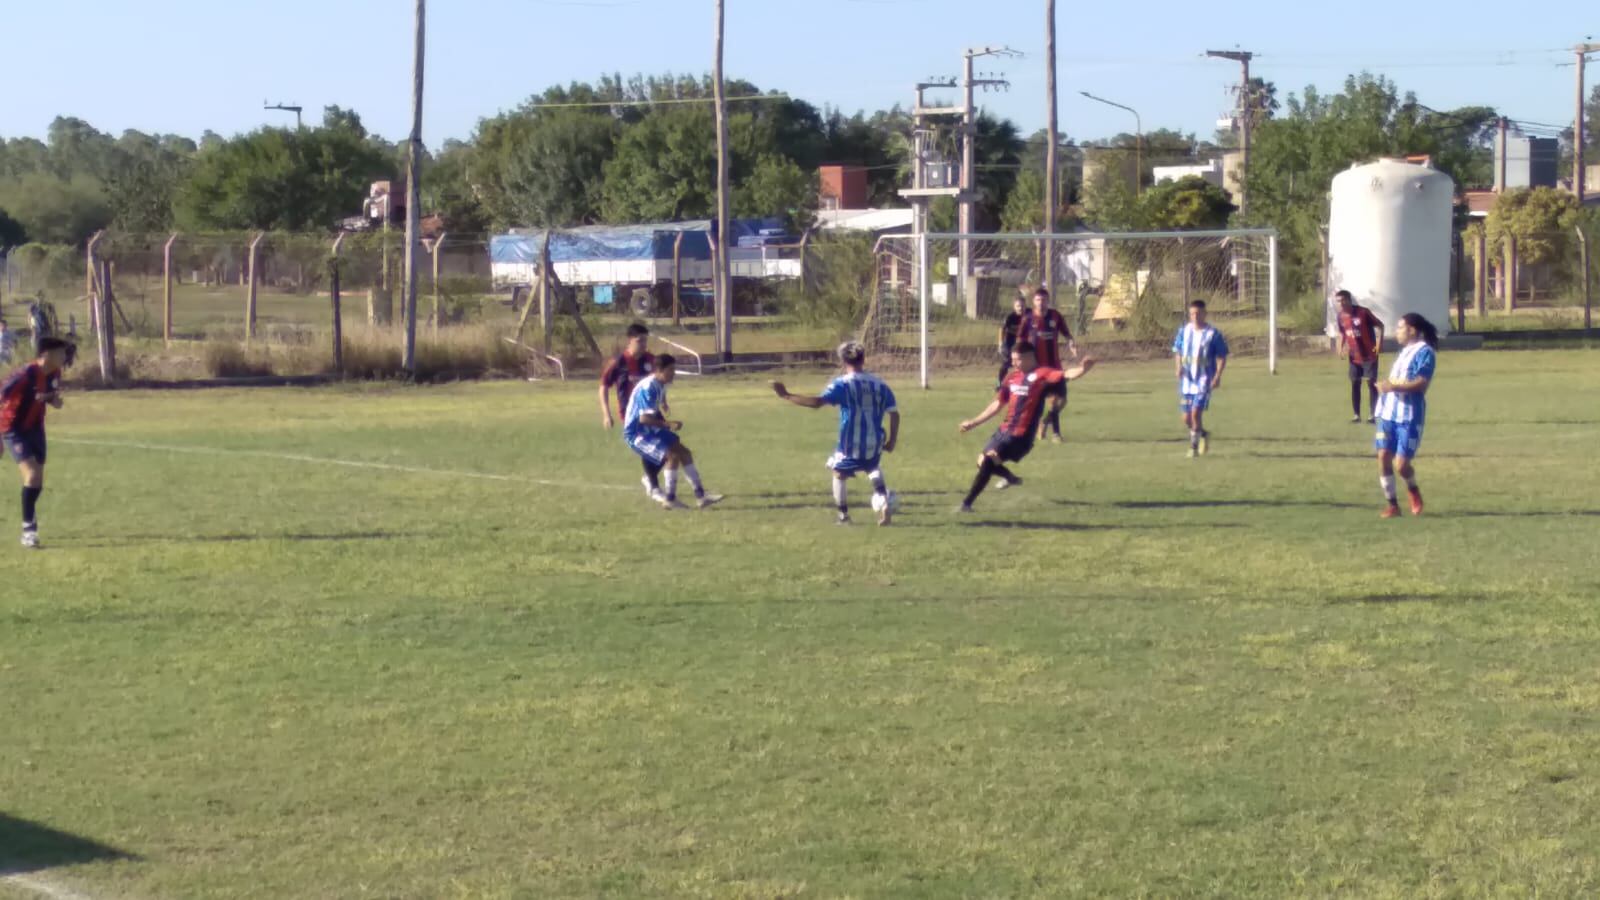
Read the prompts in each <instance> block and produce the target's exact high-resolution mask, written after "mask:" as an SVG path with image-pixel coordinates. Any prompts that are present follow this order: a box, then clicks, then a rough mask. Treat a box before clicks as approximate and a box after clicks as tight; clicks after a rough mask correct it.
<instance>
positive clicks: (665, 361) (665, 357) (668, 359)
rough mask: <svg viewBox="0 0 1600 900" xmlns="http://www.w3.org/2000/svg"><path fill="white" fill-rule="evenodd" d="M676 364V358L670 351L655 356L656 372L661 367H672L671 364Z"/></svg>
mask: <svg viewBox="0 0 1600 900" xmlns="http://www.w3.org/2000/svg"><path fill="white" fill-rule="evenodd" d="M677 364H678V360H677V358H676V357H674V356H673V355H672V354H671V353H663V354H661V355H660V356H658V357H656V371H657V372H659V371H661V370H662V369H670V368H672V367H673V366H675V365H677Z"/></svg>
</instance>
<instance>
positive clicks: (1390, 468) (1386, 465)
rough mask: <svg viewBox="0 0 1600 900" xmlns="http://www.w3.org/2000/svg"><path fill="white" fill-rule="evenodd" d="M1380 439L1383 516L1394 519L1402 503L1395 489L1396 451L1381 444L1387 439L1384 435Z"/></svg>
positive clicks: (1379, 456)
mask: <svg viewBox="0 0 1600 900" xmlns="http://www.w3.org/2000/svg"><path fill="white" fill-rule="evenodd" d="M1386 424H1387V423H1386ZM1378 440H1379V442H1380V446H1379V448H1378V487H1380V488H1382V489H1383V500H1384V506H1383V513H1382V514H1381V515H1382V518H1385V519H1392V518H1394V517H1395V516H1398V515H1400V504H1399V502H1398V500H1397V499H1396V495H1395V489H1394V451H1392V450H1390V449H1389V448H1387V447H1385V446H1381V444H1382V442H1383V441H1384V440H1385V438H1384V436H1383V435H1380V436H1379V438H1378Z"/></svg>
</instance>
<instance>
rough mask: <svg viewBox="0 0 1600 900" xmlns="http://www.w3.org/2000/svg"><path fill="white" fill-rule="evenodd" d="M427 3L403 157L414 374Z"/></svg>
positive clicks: (421, 11)
mask: <svg viewBox="0 0 1600 900" xmlns="http://www.w3.org/2000/svg"><path fill="white" fill-rule="evenodd" d="M427 5H428V0H417V13H416V49H415V51H414V56H413V58H412V63H411V141H410V152H408V153H407V154H406V299H405V316H406V346H405V353H404V359H403V360H402V363H403V365H404V366H405V370H406V371H407V372H409V373H411V376H412V377H413V378H414V377H416V374H417V249H418V247H417V244H418V238H420V237H421V235H420V234H419V233H418V232H419V231H420V230H421V229H420V227H419V226H420V225H421V218H422V211H421V210H420V209H418V207H419V206H421V205H422V200H421V196H422V191H421V190H420V185H419V184H418V179H417V170H418V168H420V164H421V161H422V63H423V59H424V57H425V55H426V54H425V52H424V50H425V39H424V38H425V33H426V30H427Z"/></svg>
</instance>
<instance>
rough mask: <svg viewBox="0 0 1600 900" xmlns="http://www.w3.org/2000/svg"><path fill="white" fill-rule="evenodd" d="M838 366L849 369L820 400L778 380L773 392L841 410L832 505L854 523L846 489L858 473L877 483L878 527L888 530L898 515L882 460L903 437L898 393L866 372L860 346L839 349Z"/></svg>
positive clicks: (832, 459) (811, 406)
mask: <svg viewBox="0 0 1600 900" xmlns="http://www.w3.org/2000/svg"><path fill="white" fill-rule="evenodd" d="M839 363H840V365H842V366H844V374H843V375H840V376H839V377H837V378H835V379H833V380H832V381H830V382H828V386H827V387H825V388H823V389H822V393H821V394H820V395H818V396H815V397H801V396H798V395H795V394H791V393H789V389H788V388H786V387H784V385H783V382H781V381H774V382H773V383H772V390H773V392H774V393H776V394H777V395H778V396H779V397H780V398H781V399H784V400H787V401H789V402H790V403H793V404H795V405H796V406H804V407H806V408H807V409H821V408H822V407H824V406H837V407H838V408H839V443H838V444H837V445H836V446H835V447H834V452H833V455H832V456H830V457H828V468H830V469H832V470H833V500H834V504H835V505H836V506H837V507H838V509H839V524H841V525H847V524H849V522H850V503H849V491H848V490H847V487H846V486H847V484H848V483H849V480H850V479H851V478H853V477H854V476H855V475H856V473H858V472H865V473H866V475H867V479H868V480H869V481H871V482H872V491H873V493H875V494H877V495H878V496H879V497H880V498H882V500H881V502H880V503H879V504H878V505H879V507H880V508H879V510H878V524H879V525H888V524H889V523H890V521H891V519H892V518H893V515H894V510H893V509H892V504H891V503H889V487H888V484H887V483H886V482H885V481H884V478H883V469H882V468H881V467H880V466H879V460H880V458H881V455H882V454H884V453H893V452H894V446H895V443H896V441H898V440H899V437H900V411H899V409H898V408H897V407H896V405H895V399H894V391H892V390H890V389H889V385H887V384H885V383H884V381H883V379H881V378H879V377H878V376H876V375H874V374H872V373H871V372H868V371H867V370H866V364H867V350H866V348H865V347H863V346H861V345H860V344H858V343H856V342H855V341H849V342H847V343H844V344H841V345H840V346H839ZM885 416H887V417H888V419H889V428H888V432H887V433H885V431H884V427H883V420H884V417H885Z"/></svg>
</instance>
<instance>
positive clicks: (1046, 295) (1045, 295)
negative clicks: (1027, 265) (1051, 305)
mask: <svg viewBox="0 0 1600 900" xmlns="http://www.w3.org/2000/svg"><path fill="white" fill-rule="evenodd" d="M1040 297H1043V298H1045V299H1046V300H1049V299H1050V292H1049V291H1048V290H1046V289H1045V288H1039V289H1038V290H1036V291H1034V292H1033V298H1034V299H1035V300H1037V299H1039V298H1040Z"/></svg>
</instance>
